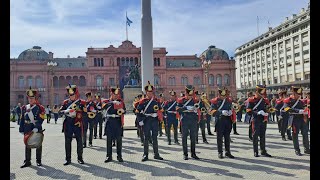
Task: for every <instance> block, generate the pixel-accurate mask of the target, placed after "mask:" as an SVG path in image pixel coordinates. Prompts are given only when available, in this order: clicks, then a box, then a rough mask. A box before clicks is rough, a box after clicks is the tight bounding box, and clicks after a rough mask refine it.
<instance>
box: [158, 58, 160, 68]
mask: <svg viewBox="0 0 320 180" xmlns="http://www.w3.org/2000/svg"><path fill="white" fill-rule="evenodd" d="M157 66H160V58H158V59H157Z"/></svg>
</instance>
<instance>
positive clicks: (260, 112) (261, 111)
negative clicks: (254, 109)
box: [257, 110, 265, 115]
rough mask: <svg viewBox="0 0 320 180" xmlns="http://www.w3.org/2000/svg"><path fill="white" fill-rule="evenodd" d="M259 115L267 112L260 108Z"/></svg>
mask: <svg viewBox="0 0 320 180" xmlns="http://www.w3.org/2000/svg"><path fill="white" fill-rule="evenodd" d="M257 114H258V115H264V114H265V112H264V111H263V110H260V111H258V113H257Z"/></svg>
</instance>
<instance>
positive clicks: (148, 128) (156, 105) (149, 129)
mask: <svg viewBox="0 0 320 180" xmlns="http://www.w3.org/2000/svg"><path fill="white" fill-rule="evenodd" d="M144 90H145V92H146V97H145V98H143V99H141V100H140V101H139V105H138V106H137V113H139V116H140V117H141V118H140V119H139V125H140V126H143V131H144V154H143V157H142V161H147V160H148V154H149V139H150V138H151V136H152V145H153V152H154V159H159V160H163V158H162V157H161V156H160V155H159V151H158V132H159V125H158V121H163V117H162V112H163V109H161V106H160V101H159V100H158V99H157V98H156V97H155V95H154V87H153V85H151V84H150V82H149V81H148V85H146V86H145V87H144ZM150 133H151V134H150Z"/></svg>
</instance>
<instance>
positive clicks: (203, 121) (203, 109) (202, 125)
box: [195, 91, 209, 144]
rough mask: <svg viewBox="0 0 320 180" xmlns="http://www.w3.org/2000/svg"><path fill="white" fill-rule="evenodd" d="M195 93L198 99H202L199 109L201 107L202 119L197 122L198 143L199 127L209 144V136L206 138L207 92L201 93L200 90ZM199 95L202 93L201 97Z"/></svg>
mask: <svg viewBox="0 0 320 180" xmlns="http://www.w3.org/2000/svg"><path fill="white" fill-rule="evenodd" d="M195 94H196V95H197V99H199V100H200V101H199V109H200V113H201V116H200V121H199V123H198V124H197V134H196V144H199V142H198V138H199V129H201V135H202V141H203V143H205V144H209V143H208V141H207V138H206V127H205V124H206V121H207V108H206V106H205V104H204V102H203V99H204V96H205V93H201V94H200V93H199V92H198V91H196V93H195ZM199 95H201V96H200V98H199V97H198V96H199Z"/></svg>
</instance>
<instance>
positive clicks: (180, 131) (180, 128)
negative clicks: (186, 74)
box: [178, 91, 185, 134]
mask: <svg viewBox="0 0 320 180" xmlns="http://www.w3.org/2000/svg"><path fill="white" fill-rule="evenodd" d="M184 96H185V93H184V91H181V93H180V97H184ZM180 118H181V117H180V114H179V113H178V120H179V133H180V134H182V127H181V119H180Z"/></svg>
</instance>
